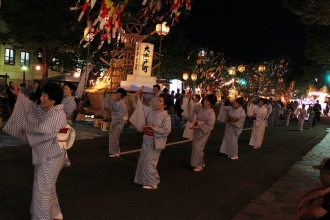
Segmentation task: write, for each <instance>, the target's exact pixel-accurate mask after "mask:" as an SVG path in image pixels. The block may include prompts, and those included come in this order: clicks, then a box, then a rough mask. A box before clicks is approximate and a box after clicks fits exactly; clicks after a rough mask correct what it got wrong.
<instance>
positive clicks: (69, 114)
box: [62, 96, 77, 165]
mask: <svg viewBox="0 0 330 220" xmlns="http://www.w3.org/2000/svg"><path fill="white" fill-rule="evenodd" d="M62 105H63V106H64V112H65V116H66V123H68V124H69V125H71V126H72V118H73V112H74V111H75V110H76V108H77V104H76V101H75V98H74V97H73V96H69V97H65V96H64V97H63V100H62ZM69 164H71V163H70V160H69V157H68V152H67V150H65V157H64V162H63V165H69Z"/></svg>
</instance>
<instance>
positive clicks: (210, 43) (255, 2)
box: [180, 0, 308, 71]
mask: <svg viewBox="0 0 330 220" xmlns="http://www.w3.org/2000/svg"><path fill="white" fill-rule="evenodd" d="M180 26H181V27H183V28H184V29H185V30H186V31H187V32H188V38H189V39H190V40H191V41H192V43H193V44H196V45H198V46H200V47H208V48H209V49H210V50H213V51H214V52H215V53H217V52H223V53H225V57H226V58H227V62H229V63H231V62H233V63H234V62H237V61H244V62H246V63H256V62H262V61H266V60H271V59H274V58H276V57H278V56H281V55H287V56H289V57H290V59H291V63H290V66H291V67H293V68H294V69H295V71H299V69H298V67H300V66H302V65H306V64H307V62H308V61H307V60H306V58H305V53H304V50H303V47H304V45H305V44H306V34H305V29H306V25H305V24H303V23H301V22H300V18H299V17H298V16H296V15H294V14H293V13H292V12H291V11H289V10H288V9H286V8H284V6H283V3H282V1H281V0H267V1H265V0H195V1H194V4H193V5H192V11H191V13H190V15H189V17H187V18H186V19H182V22H181V24H180Z"/></svg>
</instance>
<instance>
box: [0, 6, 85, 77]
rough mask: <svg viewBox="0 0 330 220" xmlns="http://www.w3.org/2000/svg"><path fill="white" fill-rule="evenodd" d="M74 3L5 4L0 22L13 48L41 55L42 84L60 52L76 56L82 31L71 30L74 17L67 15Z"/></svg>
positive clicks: (70, 14) (70, 13)
mask: <svg viewBox="0 0 330 220" xmlns="http://www.w3.org/2000/svg"><path fill="white" fill-rule="evenodd" d="M75 3H76V1H73V0H56V1H55V0H48V1H39V0H29V1H21V0H3V1H2V6H1V18H2V19H3V20H4V21H5V23H6V25H7V27H8V29H9V31H8V32H6V33H3V34H4V35H5V36H6V37H3V39H9V42H6V43H10V44H11V45H14V46H15V47H16V48H25V49H27V50H31V51H34V52H35V53H36V54H38V53H41V54H42V64H43V71H44V72H43V81H46V79H47V75H48V65H49V64H50V63H51V61H52V59H53V58H54V57H55V56H56V55H57V54H58V53H59V52H73V51H74V48H75V47H76V44H77V43H76V42H77V40H79V37H81V36H82V30H83V28H81V27H79V25H82V24H79V25H78V26H77V27H76V28H74V29H72V27H73V26H74V22H75V20H76V19H75V17H74V13H72V12H70V11H66V10H64V9H66V8H67V9H68V8H69V7H70V6H72V5H75Z"/></svg>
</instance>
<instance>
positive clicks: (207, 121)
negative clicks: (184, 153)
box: [186, 100, 215, 167]
mask: <svg viewBox="0 0 330 220" xmlns="http://www.w3.org/2000/svg"><path fill="white" fill-rule="evenodd" d="M186 110H187V115H188V118H191V117H193V115H194V114H196V120H197V123H198V125H199V126H200V127H201V128H200V129H195V130H194V137H193V146H192V151H191V166H193V167H204V166H205V164H204V152H203V151H204V147H205V145H206V142H207V140H208V138H209V136H210V134H211V131H212V130H213V127H214V123H215V114H214V110H213V109H212V108H210V109H206V108H204V107H203V106H201V105H194V102H193V101H192V100H189V103H188V105H187V109H186Z"/></svg>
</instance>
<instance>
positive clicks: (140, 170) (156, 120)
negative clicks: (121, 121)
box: [130, 86, 171, 189]
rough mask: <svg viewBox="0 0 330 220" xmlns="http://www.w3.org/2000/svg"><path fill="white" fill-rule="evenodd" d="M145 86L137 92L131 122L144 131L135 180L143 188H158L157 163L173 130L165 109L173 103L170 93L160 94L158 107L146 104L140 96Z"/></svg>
mask: <svg viewBox="0 0 330 220" xmlns="http://www.w3.org/2000/svg"><path fill="white" fill-rule="evenodd" d="M143 89H144V86H142V87H141V89H140V90H139V91H137V92H136V93H135V97H136V101H137V103H136V108H135V111H134V112H133V114H132V116H131V118H130V122H131V123H132V124H133V125H134V126H135V127H136V128H137V129H138V130H140V131H144V135H143V142H142V148H141V153H140V156H139V160H138V164H137V168H136V173H135V178H134V182H135V183H137V184H141V185H143V189H157V188H158V184H159V182H160V177H159V175H158V172H157V164H158V160H159V156H160V153H161V151H162V149H164V148H165V145H166V140H167V136H168V135H169V134H170V132H171V117H170V115H169V114H168V113H167V111H166V110H165V109H168V108H169V107H170V105H171V97H170V95H169V94H160V95H159V98H158V100H157V103H156V108H151V107H148V106H144V105H143V104H142V102H141V100H140V99H139V98H138V97H139V96H140V95H141V94H142V93H143Z"/></svg>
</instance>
